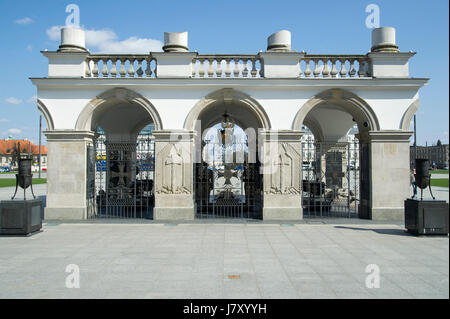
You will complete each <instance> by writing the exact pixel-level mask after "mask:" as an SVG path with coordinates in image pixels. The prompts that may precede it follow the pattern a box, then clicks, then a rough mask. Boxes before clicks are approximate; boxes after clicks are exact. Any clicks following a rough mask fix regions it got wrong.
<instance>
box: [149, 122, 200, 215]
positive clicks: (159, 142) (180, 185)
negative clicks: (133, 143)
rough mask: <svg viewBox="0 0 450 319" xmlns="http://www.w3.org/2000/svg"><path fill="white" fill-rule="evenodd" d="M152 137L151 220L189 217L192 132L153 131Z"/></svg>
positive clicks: (191, 204)
mask: <svg viewBox="0 0 450 319" xmlns="http://www.w3.org/2000/svg"><path fill="white" fill-rule="evenodd" d="M152 134H153V136H154V137H155V208H154V214H153V219H155V220H192V219H194V217H195V205H194V203H195V202H194V192H193V189H194V180H193V172H194V166H193V165H194V163H193V154H194V137H195V132H194V131H184V130H162V131H153V133H152Z"/></svg>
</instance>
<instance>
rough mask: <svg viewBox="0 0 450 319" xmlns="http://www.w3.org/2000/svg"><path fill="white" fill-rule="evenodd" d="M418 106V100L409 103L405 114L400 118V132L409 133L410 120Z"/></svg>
mask: <svg viewBox="0 0 450 319" xmlns="http://www.w3.org/2000/svg"><path fill="white" fill-rule="evenodd" d="M419 106H420V103H419V99H417V100H415V101H414V102H413V103H411V105H410V106H408V108H407V109H406V111H405V113H404V114H403V116H402V120H401V121H400V129H401V130H402V131H409V126H410V124H411V120H412V118H413V116H414V114H415V113H416V112H417V110H418V109H419Z"/></svg>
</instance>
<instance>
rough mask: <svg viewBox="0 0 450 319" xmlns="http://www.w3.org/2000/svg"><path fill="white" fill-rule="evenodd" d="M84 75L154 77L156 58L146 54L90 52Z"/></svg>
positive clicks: (94, 76) (99, 76)
mask: <svg viewBox="0 0 450 319" xmlns="http://www.w3.org/2000/svg"><path fill="white" fill-rule="evenodd" d="M86 62H87V63H86V77H93V78H118V77H119V78H154V77H156V74H155V70H156V60H155V59H154V58H153V57H151V56H150V55H148V54H136V55H123V54H108V55H101V54H91V55H90V56H89V57H88V58H87V61H86Z"/></svg>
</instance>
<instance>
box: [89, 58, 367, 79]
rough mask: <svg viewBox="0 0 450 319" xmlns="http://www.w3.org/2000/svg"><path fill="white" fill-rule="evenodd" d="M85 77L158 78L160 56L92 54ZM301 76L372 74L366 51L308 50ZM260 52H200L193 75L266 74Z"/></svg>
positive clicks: (232, 76) (208, 76) (233, 75)
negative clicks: (207, 53) (357, 53)
mask: <svg viewBox="0 0 450 319" xmlns="http://www.w3.org/2000/svg"><path fill="white" fill-rule="evenodd" d="M86 62H87V65H86V77H92V78H155V77H157V74H156V65H157V60H156V59H155V58H154V57H153V56H152V55H151V54H150V55H148V54H141V55H139V54H138V55H121V54H113V55H112V54H108V55H102V54H91V55H90V56H89V57H88V58H87V61H86ZM299 62H300V63H299V66H300V68H299V75H298V77H299V78H339V79H343V78H369V77H371V74H370V58H369V57H368V56H367V55H318V54H317V55H316V54H305V55H304V56H303V57H302V58H300V61H299ZM263 77H264V72H263V61H262V59H261V58H260V57H259V56H258V55H232V54H220V55H197V56H196V57H195V58H193V60H192V78H249V79H250V78H263Z"/></svg>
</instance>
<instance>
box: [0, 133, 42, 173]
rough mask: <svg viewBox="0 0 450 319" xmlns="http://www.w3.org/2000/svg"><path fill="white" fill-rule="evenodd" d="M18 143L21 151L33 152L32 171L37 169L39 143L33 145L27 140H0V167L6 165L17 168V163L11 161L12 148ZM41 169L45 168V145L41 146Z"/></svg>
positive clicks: (12, 168)
mask: <svg viewBox="0 0 450 319" xmlns="http://www.w3.org/2000/svg"><path fill="white" fill-rule="evenodd" d="M19 143H20V149H21V151H22V152H23V153H29V152H31V153H32V154H33V166H32V170H33V171H38V170H39V145H34V144H33V143H31V142H30V141H29V140H13V139H5V140H0V167H7V168H9V169H11V170H14V169H16V168H17V163H13V162H12V159H13V149H14V147H15V146H17V145H18V144H19ZM41 169H44V170H46V169H47V147H46V146H41Z"/></svg>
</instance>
